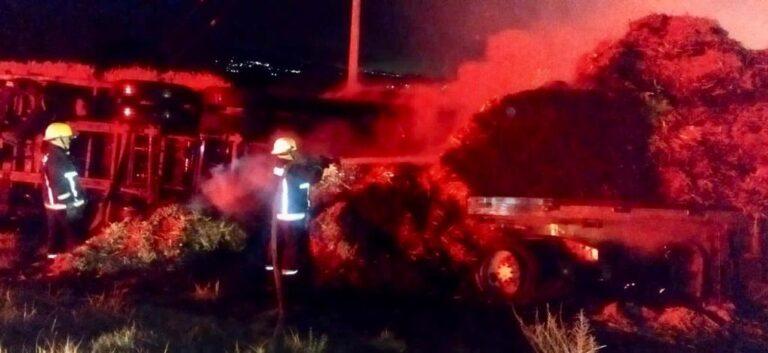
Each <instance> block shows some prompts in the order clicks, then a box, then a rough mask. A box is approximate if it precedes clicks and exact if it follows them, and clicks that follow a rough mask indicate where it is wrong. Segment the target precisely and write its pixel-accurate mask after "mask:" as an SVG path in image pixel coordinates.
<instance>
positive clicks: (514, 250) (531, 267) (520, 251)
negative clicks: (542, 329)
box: [475, 245, 538, 304]
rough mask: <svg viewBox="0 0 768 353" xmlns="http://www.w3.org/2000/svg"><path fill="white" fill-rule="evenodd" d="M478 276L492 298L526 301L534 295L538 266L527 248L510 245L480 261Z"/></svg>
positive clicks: (482, 286)
mask: <svg viewBox="0 0 768 353" xmlns="http://www.w3.org/2000/svg"><path fill="white" fill-rule="evenodd" d="M475 280H476V282H477V285H478V287H479V289H480V290H481V291H482V292H483V293H484V294H487V295H488V296H489V297H490V298H491V299H497V300H504V301H511V302H514V303H516V304H527V303H530V302H531V301H532V300H533V299H534V294H535V293H534V289H535V285H536V283H537V281H538V266H537V265H536V261H535V259H534V257H533V256H532V255H531V254H530V253H529V252H528V251H527V249H525V248H523V247H522V246H519V245H516V246H511V247H508V248H507V249H504V250H497V251H494V252H491V253H490V254H489V256H488V257H487V258H486V260H485V261H483V263H482V264H481V265H480V268H479V269H478V271H477V273H476V275H475Z"/></svg>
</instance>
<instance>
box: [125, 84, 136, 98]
mask: <svg viewBox="0 0 768 353" xmlns="http://www.w3.org/2000/svg"><path fill="white" fill-rule="evenodd" d="M134 93H136V89H135V88H134V87H133V86H132V85H125V86H124V87H123V94H124V95H126V96H132V95H133V94H134Z"/></svg>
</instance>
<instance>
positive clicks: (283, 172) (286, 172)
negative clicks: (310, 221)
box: [274, 156, 330, 222]
mask: <svg viewBox="0 0 768 353" xmlns="http://www.w3.org/2000/svg"><path fill="white" fill-rule="evenodd" d="M329 164H330V159H328V158H325V157H319V158H310V157H304V156H297V157H296V158H295V160H293V161H287V162H285V163H281V164H278V165H277V166H275V169H274V174H275V175H276V176H278V177H279V184H278V187H277V195H275V196H276V198H275V217H276V218H277V220H278V221H284V222H292V221H300V220H303V219H305V218H306V217H307V211H308V210H309V188H310V186H311V185H313V184H315V183H317V182H319V181H320V179H322V177H323V170H324V169H325V168H327V167H328V165H329Z"/></svg>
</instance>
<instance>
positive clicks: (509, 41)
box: [403, 0, 768, 153]
mask: <svg viewBox="0 0 768 353" xmlns="http://www.w3.org/2000/svg"><path fill="white" fill-rule="evenodd" d="M446 4H447V6H449V7H450V6H452V7H453V8H449V9H443V11H448V12H450V13H453V14H455V15H456V16H459V14H462V13H468V14H470V16H474V18H470V19H465V20H463V22H462V23H464V24H467V26H465V27H457V28H455V29H456V30H457V31H462V30H465V31H470V32H473V33H482V31H487V30H491V29H493V28H504V27H503V26H508V27H513V29H501V30H499V31H498V32H497V33H495V34H492V35H490V36H489V37H488V39H487V42H486V46H485V50H484V52H483V54H482V56H481V57H480V58H479V59H476V60H469V61H466V62H464V63H462V64H460V65H459V66H458V68H457V70H456V72H455V75H454V79H453V80H452V81H450V82H448V83H445V84H442V85H418V86H416V87H414V88H413V89H412V91H411V92H408V93H406V94H405V95H404V99H403V101H404V104H405V105H408V106H410V107H412V112H409V114H410V115H409V116H404V117H403V118H405V119H413V120H414V123H413V126H414V131H413V133H414V134H415V135H416V136H417V137H416V139H417V140H420V141H427V142H428V143H426V144H425V145H424V149H425V150H424V151H425V152H427V153H434V152H437V153H439V151H442V150H443V149H444V148H445V147H448V146H449V145H450V142H451V141H450V140H449V137H450V136H451V135H452V134H453V133H455V132H456V131H457V129H460V128H461V127H463V126H466V124H467V122H468V121H469V119H471V117H472V116H473V115H474V114H475V113H477V112H478V111H479V110H481V108H482V107H483V106H484V105H485V104H486V103H488V102H489V101H491V100H493V99H494V98H500V97H503V96H505V95H509V94H513V93H517V92H520V91H524V90H528V89H535V88H538V87H541V86H542V85H545V84H547V83H549V82H554V81H565V82H570V81H572V80H573V79H574V78H575V75H576V69H577V67H578V65H579V62H580V61H581V58H583V57H584V56H585V55H588V54H589V53H590V52H592V51H593V50H594V49H595V48H596V47H597V46H598V45H599V44H600V43H601V42H604V41H610V40H615V39H617V38H620V37H621V36H623V35H624V34H625V33H626V32H627V30H628V28H629V23H630V22H631V21H634V20H637V19H639V18H642V17H644V16H646V15H650V14H653V13H665V14H670V15H691V16H698V17H708V18H713V19H716V20H717V21H719V22H720V24H721V25H722V26H723V27H724V28H725V29H726V30H727V31H729V32H730V34H731V36H732V37H733V38H735V39H736V40H738V41H741V42H742V43H743V44H744V45H745V46H746V47H749V48H753V49H762V48H766V47H768V31H765V28H768V1H765V0H746V1H739V2H735V1H730V0H700V1H685V2H683V1H675V0H655V1H647V0H646V1H643V0H621V1H616V0H579V1H575V0H573V1H568V0H549V1H540V2H530V3H528V2H524V1H520V2H518V4H520V5H526V6H522V9H519V8H516V7H511V6H510V2H508V1H506V2H504V1H502V2H498V1H490V2H484V5H482V6H481V7H482V10H483V11H482V12H481V13H480V14H477V12H476V11H475V12H473V11H468V10H467V9H466V6H467V4H466V2H461V4H459V3H452V2H447V3H446ZM451 4H453V5H451ZM462 6H463V7H462ZM462 9H464V10H463V11H462ZM472 14H474V15H472ZM504 14H507V16H505V15H504ZM429 18H433V17H432V15H431V14H430V15H429ZM510 19H513V20H516V21H517V22H516V23H511V22H510ZM422 20H425V21H427V18H422ZM489 21H490V22H491V23H488V22H489ZM481 22H482V23H483V25H482V26H480V25H478V23H481ZM493 22H495V23H493ZM425 23H430V22H428V21H427V22H425ZM434 25H436V26H445V25H446V24H445V23H437V24H434ZM462 37H463V38H467V37H470V35H469V34H464V35H463V36H462ZM420 44H422V46H423V47H424V48H431V50H438V51H440V50H444V51H446V52H447V53H450V52H451V49H450V48H449V49H443V48H437V47H438V46H437V45H430V44H429V43H423V42H421V43H420ZM432 56H434V54H433V55H432Z"/></svg>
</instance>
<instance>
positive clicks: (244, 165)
mask: <svg viewBox="0 0 768 353" xmlns="http://www.w3.org/2000/svg"><path fill="white" fill-rule="evenodd" d="M273 167H274V161H273V160H272V156H270V155H269V154H260V155H257V154H254V155H249V156H246V157H243V158H240V159H239V160H237V161H236V162H235V163H234V164H233V165H231V166H219V167H216V168H214V169H213V170H211V177H210V178H209V179H208V180H206V181H205V182H204V183H203V184H202V185H201V187H200V188H201V192H202V194H203V195H204V196H205V197H206V199H207V200H208V201H209V202H210V203H211V204H212V205H213V206H214V207H216V209H217V210H219V211H221V212H223V213H225V214H227V215H231V216H235V217H248V216H252V215H253V213H254V211H255V210H260V209H263V208H265V207H269V205H270V200H271V194H269V193H270V190H271V189H272V187H273V185H272V183H273V182H274V181H273V179H274V178H273V175H272V168H273Z"/></svg>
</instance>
